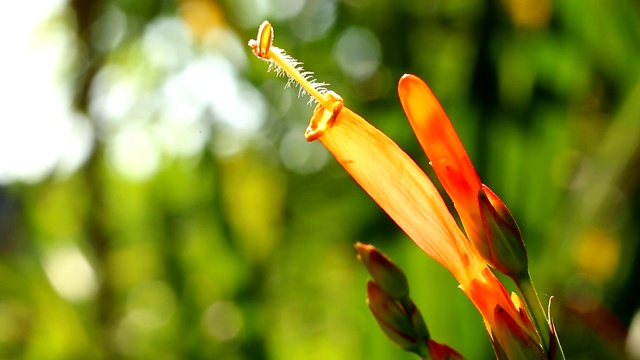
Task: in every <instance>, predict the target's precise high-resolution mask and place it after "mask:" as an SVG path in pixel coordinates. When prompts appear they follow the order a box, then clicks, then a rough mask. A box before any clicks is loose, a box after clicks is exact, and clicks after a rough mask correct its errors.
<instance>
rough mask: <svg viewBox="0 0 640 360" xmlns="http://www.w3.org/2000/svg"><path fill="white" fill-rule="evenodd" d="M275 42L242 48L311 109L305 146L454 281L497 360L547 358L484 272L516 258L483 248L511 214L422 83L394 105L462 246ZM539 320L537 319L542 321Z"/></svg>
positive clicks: (264, 32)
mask: <svg viewBox="0 0 640 360" xmlns="http://www.w3.org/2000/svg"><path fill="white" fill-rule="evenodd" d="M272 41H273V28H272V27H271V25H270V24H269V23H268V22H266V21H265V22H264V23H263V24H262V26H261V27H260V30H259V33H258V36H257V38H256V39H255V40H251V41H250V42H249V46H250V47H251V48H252V50H253V53H254V54H255V55H256V56H257V57H258V58H260V59H263V60H265V61H268V62H269V63H270V69H272V68H275V69H276V72H277V73H278V74H286V75H287V76H289V80H290V82H291V81H293V82H297V83H299V84H300V86H301V87H302V88H303V89H304V92H306V93H308V94H310V95H311V96H312V98H313V99H314V100H315V102H316V103H317V106H316V108H315V110H314V114H313V117H312V119H311V121H310V123H309V126H308V128H307V131H306V132H305V137H306V138H307V140H308V141H314V140H319V141H320V142H321V143H322V144H323V145H324V146H325V147H326V148H327V149H328V150H329V151H330V152H331V153H332V154H333V156H334V157H335V158H336V160H337V161H338V162H339V163H340V164H341V165H342V166H343V167H344V169H345V170H346V171H347V172H348V173H349V174H350V175H351V177H352V178H353V179H354V180H355V181H356V182H357V183H358V184H359V185H360V186H361V187H362V189H364V190H365V191H366V192H367V193H368V194H369V196H370V197H371V198H372V199H373V200H374V201H375V202H376V203H377V204H378V205H379V206H380V207H381V208H382V209H383V210H384V211H385V212H386V213H387V214H388V215H389V216H390V217H391V218H392V219H393V220H394V221H395V222H396V224H397V225H398V226H399V227H400V228H401V229H402V230H403V231H404V232H405V233H406V234H407V235H408V237H409V238H411V240H413V242H414V243H415V244H416V245H417V246H418V247H419V248H420V249H422V250H423V251H424V252H425V253H427V254H428V255H429V256H430V257H432V258H433V259H435V260H436V261H438V262H439V263H440V264H442V265H443V266H444V267H446V268H447V269H448V270H449V271H450V272H451V274H453V276H454V277H455V278H456V280H457V281H458V282H459V283H460V288H461V289H462V291H463V292H464V293H465V294H466V295H467V296H468V297H469V299H470V300H471V301H472V303H473V304H474V305H475V306H476V308H477V309H478V311H479V312H480V313H481V314H482V317H483V319H484V321H485V325H486V327H487V331H488V332H489V335H490V337H491V341H492V343H493V345H494V348H495V349H496V353H497V354H501V355H500V357H501V358H504V357H507V358H512V359H516V358H522V357H521V355H522V354H523V353H526V354H527V355H528V356H527V358H532V359H537V358H546V357H547V356H546V349H547V347H546V346H545V347H544V348H543V345H542V343H543V342H542V341H541V338H540V335H539V332H538V331H537V329H536V326H534V325H533V323H532V321H531V319H530V318H529V315H528V313H527V310H526V308H525V307H524V306H523V304H522V302H521V301H520V299H519V298H518V297H517V296H515V295H514V296H513V297H511V296H510V295H509V294H508V293H507V291H506V290H505V288H504V286H503V285H502V283H501V282H500V281H499V280H498V279H497V278H496V277H495V275H494V274H493V272H492V271H491V270H490V269H489V268H488V267H487V263H489V264H491V261H492V260H493V259H492V256H494V254H498V255H500V254H520V252H519V250H517V249H516V250H515V251H514V250H513V249H512V248H511V247H509V246H507V247H504V246H501V245H500V244H498V246H494V245H495V244H489V245H487V243H486V242H485V241H484V239H485V238H486V237H487V235H486V234H487V231H488V230H486V229H485V227H486V228H491V229H494V228H500V227H501V226H502V225H504V224H506V225H512V224H511V220H512V219H511V218H509V216H510V214H509V216H507V212H505V211H503V210H502V208H501V202H499V199H497V197H495V195H494V194H493V193H490V194H489V193H487V192H486V191H485V190H486V189H485V188H484V187H483V185H482V184H481V183H480V180H479V178H478V176H477V174H476V172H475V170H474V169H473V165H471V162H470V160H469V158H468V156H467V154H466V151H465V150H464V147H463V146H462V144H461V142H460V140H459V139H458V137H457V134H456V133H455V130H454V129H453V126H452V125H451V124H450V122H449V119H448V117H447V116H446V114H445V113H444V110H442V107H441V106H440V104H439V103H438V101H437V100H436V98H435V96H434V95H433V93H431V91H430V90H429V89H428V87H427V86H426V84H424V82H422V80H420V79H419V78H417V77H415V76H413V75H405V76H403V78H402V79H401V80H400V84H399V88H398V90H399V95H400V99H401V102H402V104H403V107H404V109H405V112H406V113H407V115H408V117H409V120H410V122H411V125H412V127H413V129H414V132H415V133H416V135H417V137H418V139H419V141H420V143H421V144H422V146H423V148H424V149H425V152H426V153H427V156H428V157H429V159H430V160H431V163H432V165H433V167H434V169H435V170H436V174H437V176H438V178H439V179H440V181H441V182H442V183H443V185H444V188H445V190H446V191H447V193H448V194H449V195H450V196H451V198H452V199H453V201H454V204H455V207H456V209H457V211H458V212H459V214H460V217H461V219H462V222H463V225H464V227H465V230H466V231H467V234H468V238H469V239H468V238H467V236H465V234H464V233H463V232H462V231H461V229H460V228H459V227H458V226H457V224H456V221H455V219H454V218H453V216H452V215H451V213H450V212H449V210H448V209H447V206H446V205H445V203H444V201H443V199H442V197H441V196H440V194H439V193H438V191H437V189H436V188H435V186H434V185H433V183H432V182H431V180H430V179H429V178H428V177H427V175H426V174H425V173H424V172H423V171H422V169H420V167H419V166H418V165H417V164H416V163H415V162H414V161H413V160H412V159H411V158H410V157H409V156H408V155H407V154H406V153H405V152H404V151H403V150H402V149H400V147H399V146H398V145H397V144H396V143H395V142H393V141H392V140H391V139H390V138H389V137H387V136H386V135H385V134H383V133H382V132H381V131H380V130H378V129H376V128H375V127H373V126H372V125H371V124H369V123H368V122H367V121H366V120H364V119H363V118H362V117H360V116H359V115H358V114H356V113H354V112H353V111H351V110H350V109H349V108H348V107H346V106H344V102H343V100H342V98H341V97H340V96H339V95H337V94H335V93H333V92H330V91H327V90H326V89H325V85H326V84H324V83H317V82H315V80H313V79H312V78H311V75H312V74H313V73H311V72H307V71H304V70H303V69H302V66H301V65H302V64H301V63H300V62H299V61H297V60H296V59H293V58H292V57H290V56H289V55H286V54H285V53H284V51H283V50H282V49H279V48H276V47H275V46H272ZM481 201H483V202H482V204H483V206H480V204H481ZM502 205H503V204H502ZM494 223H495V224H498V225H496V226H494ZM483 224H488V225H483ZM513 224H515V223H513ZM516 228H517V226H516ZM491 231H493V230H491ZM512 232H513V231H512ZM518 234H519V232H518ZM501 238H503V239H509V238H510V237H509V236H506V235H505V236H501ZM469 240H471V241H469ZM520 241H521V239H520ZM474 245H475V246H474ZM516 248H517V247H516ZM495 249H497V251H496V250H495ZM505 249H506V250H505ZM525 254H526V253H525ZM509 256H510V255H509ZM510 260H512V259H510ZM499 261H500V260H499V259H498V262H499ZM387 283H388V284H389V286H390V289H392V290H393V291H392V292H393V293H395V291H396V290H398V289H400V288H401V287H402V286H398V283H392V282H391V281H387V280H384V281H383V284H387ZM385 286H386V285H385ZM400 290H402V289H400ZM399 293H403V292H402V291H399ZM541 318H542V319H543V320H544V315H542V317H541ZM545 345H546V344H545Z"/></svg>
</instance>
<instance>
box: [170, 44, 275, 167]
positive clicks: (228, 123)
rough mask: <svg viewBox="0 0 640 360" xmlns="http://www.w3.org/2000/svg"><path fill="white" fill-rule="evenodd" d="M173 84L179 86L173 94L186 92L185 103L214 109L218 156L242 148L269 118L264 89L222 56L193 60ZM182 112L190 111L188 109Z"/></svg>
mask: <svg viewBox="0 0 640 360" xmlns="http://www.w3.org/2000/svg"><path fill="white" fill-rule="evenodd" d="M170 86H172V87H176V89H172V91H171V92H170V93H172V94H174V95H176V94H180V93H182V94H181V95H180V98H181V99H182V101H185V104H193V109H198V110H199V111H205V110H209V111H210V112H211V114H212V116H213V120H214V122H215V124H214V126H215V127H216V130H217V131H216V134H214V135H215V137H214V145H213V146H214V149H215V150H216V154H217V155H220V156H229V155H232V154H234V153H236V152H238V151H240V150H242V149H243V148H244V145H245V144H246V142H247V140H248V139H250V138H251V137H253V136H255V135H256V134H257V133H258V131H259V130H260V128H261V126H262V124H263V123H264V121H265V119H266V111H267V107H266V103H265V101H264V98H263V97H262V95H261V94H260V92H259V91H258V90H256V89H255V88H254V87H253V86H251V85H250V84H249V83H247V82H246V81H244V80H242V79H241V78H240V77H239V76H238V75H237V74H236V69H235V67H234V66H233V64H231V63H230V62H229V60H227V59H226V58H224V57H222V56H219V55H216V54H212V55H208V56H206V57H204V58H202V59H201V60H198V61H195V62H193V63H192V64H191V65H189V66H188V67H187V68H186V69H185V70H184V71H182V72H181V73H180V74H178V75H176V77H175V78H174V79H172V80H171V82H170ZM174 99H175V98H174ZM167 101H176V100H168V99H167ZM182 112H183V113H186V111H185V110H184V109H183V110H182ZM198 130H199V131H200V129H198Z"/></svg>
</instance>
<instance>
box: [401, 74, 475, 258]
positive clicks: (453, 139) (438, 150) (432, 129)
mask: <svg viewBox="0 0 640 360" xmlns="http://www.w3.org/2000/svg"><path fill="white" fill-rule="evenodd" d="M398 95H399V96H400V102H401V103H402V107H403V109H404V112H405V113H406V115H407V118H408V119H409V123H410V124H411V127H412V128H413V131H414V133H415V134H416V137H417V138H418V141H419V142H420V145H421V146H422V148H423V149H424V152H425V153H426V154H427V157H428V158H429V160H430V162H431V166H432V167H433V169H434V170H435V173H436V175H437V176H438V179H439V180H440V183H442V186H443V187H444V189H445V191H446V192H447V194H449V197H451V200H453V203H454V205H455V207H456V210H457V211H458V214H459V215H460V219H461V220H462V223H463V225H464V228H465V230H466V232H467V235H468V236H469V238H470V240H472V241H473V242H474V245H475V246H480V247H481V246H484V244H483V243H482V238H483V236H482V234H483V232H482V225H481V220H480V212H479V205H478V192H479V191H480V188H481V183H480V178H479V177H478V174H477V173H476V171H475V169H474V168H473V165H472V164H471V160H470V159H469V156H468V155H467V152H466V151H465V149H464V146H463V145H462V142H461V141H460V138H459V137H458V134H457V133H456V131H455V129H454V128H453V125H452V124H451V121H449V117H448V116H447V114H446V113H445V112H444V109H443V108H442V106H441V105H440V103H439V102H438V99H436V97H435V95H434V94H433V92H432V91H431V89H429V87H428V86H427V84H425V82H424V81H422V80H421V79H420V78H418V77H417V76H415V75H409V74H406V75H404V76H403V77H402V78H401V79H400V82H399V84H398Z"/></svg>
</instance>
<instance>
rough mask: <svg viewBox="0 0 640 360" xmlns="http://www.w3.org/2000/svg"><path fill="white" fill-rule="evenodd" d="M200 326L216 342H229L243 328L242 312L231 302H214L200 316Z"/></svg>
mask: <svg viewBox="0 0 640 360" xmlns="http://www.w3.org/2000/svg"><path fill="white" fill-rule="evenodd" d="M202 326H203V328H204V330H205V331H206V332H207V334H209V335H210V336H211V337H213V338H214V339H216V340H219V341H228V340H231V339H233V338H235V337H237V336H238V335H239V334H240V331H242V328H243V326H244V321H243V318H242V312H240V309H238V307H237V306H236V305H235V304H233V303H231V302H227V301H218V302H215V303H213V304H212V305H211V306H209V308H207V310H206V311H205V312H204V314H203V315H202Z"/></svg>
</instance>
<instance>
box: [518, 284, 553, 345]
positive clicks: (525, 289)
mask: <svg viewBox="0 0 640 360" xmlns="http://www.w3.org/2000/svg"><path fill="white" fill-rule="evenodd" d="M515 283H516V284H517V285H518V288H519V289H520V292H521V293H522V296H523V298H524V299H523V300H524V303H525V305H526V307H527V310H529V313H530V314H531V315H532V317H533V322H534V324H535V325H536V328H537V329H538V333H539V334H540V339H541V340H542V346H543V347H544V349H545V351H549V337H550V334H551V329H550V328H549V322H548V321H547V315H546V314H545V312H544V307H542V303H541V302H540V298H539V297H538V293H537V292H536V288H535V287H534V286H533V281H531V276H530V275H529V273H528V272H527V275H526V276H525V277H523V278H520V279H517V281H515Z"/></svg>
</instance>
